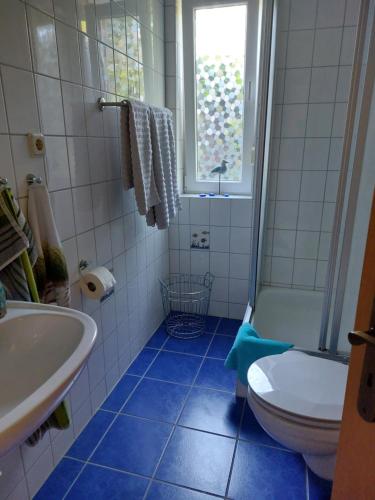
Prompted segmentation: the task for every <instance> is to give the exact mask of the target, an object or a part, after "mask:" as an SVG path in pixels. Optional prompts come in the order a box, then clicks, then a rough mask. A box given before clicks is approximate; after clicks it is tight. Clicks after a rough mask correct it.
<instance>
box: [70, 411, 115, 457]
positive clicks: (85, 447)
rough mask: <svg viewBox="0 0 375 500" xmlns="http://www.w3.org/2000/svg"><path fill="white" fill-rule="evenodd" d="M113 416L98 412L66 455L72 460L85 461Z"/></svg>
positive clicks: (108, 413) (106, 412)
mask: <svg viewBox="0 0 375 500" xmlns="http://www.w3.org/2000/svg"><path fill="white" fill-rule="evenodd" d="M115 416H116V415H115V414H114V413H110V412H108V411H101V410H99V411H98V412H97V413H96V414H95V415H94V416H93V417H92V419H91V420H90V422H89V423H88V424H87V426H86V427H85V429H84V430H83V431H82V432H81V434H80V435H79V436H78V438H77V439H76V440H75V441H74V443H73V445H72V446H71V447H70V449H69V450H68V452H67V455H68V456H70V457H73V458H79V459H80V460H87V459H88V458H89V456H90V455H91V453H92V452H93V451H94V449H95V447H96V445H97V444H98V443H99V441H100V440H101V438H102V437H103V435H104V433H105V431H106V430H107V429H108V427H109V426H110V424H111V423H112V421H113V419H114V418H115Z"/></svg>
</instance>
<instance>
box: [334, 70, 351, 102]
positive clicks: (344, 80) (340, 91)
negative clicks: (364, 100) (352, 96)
mask: <svg viewBox="0 0 375 500" xmlns="http://www.w3.org/2000/svg"><path fill="white" fill-rule="evenodd" d="M351 77H352V67H351V66H342V67H340V68H339V75H338V81H337V91H336V100H337V101H348V100H349V92H350V84H351Z"/></svg>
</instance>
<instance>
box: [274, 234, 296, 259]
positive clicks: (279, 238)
mask: <svg viewBox="0 0 375 500" xmlns="http://www.w3.org/2000/svg"><path fill="white" fill-rule="evenodd" d="M295 240H296V231H289V230H285V229H283V230H280V229H275V231H274V236H273V247H272V254H273V256H274V257H293V256H294V248H295Z"/></svg>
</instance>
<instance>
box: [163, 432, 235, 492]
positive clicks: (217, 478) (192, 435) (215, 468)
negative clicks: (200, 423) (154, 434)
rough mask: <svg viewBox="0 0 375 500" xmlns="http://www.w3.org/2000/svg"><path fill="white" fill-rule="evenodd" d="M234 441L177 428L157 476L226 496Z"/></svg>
mask: <svg viewBox="0 0 375 500" xmlns="http://www.w3.org/2000/svg"><path fill="white" fill-rule="evenodd" d="M234 444H235V440H234V439H230V438H227V437H222V436H215V435H213V434H207V433H205V432H200V431H195V430H191V429H183V428H182V427H177V428H176V430H175V432H174V434H173V436H172V438H171V440H170V442H169V443H168V446H167V449H166V451H165V454H164V456H163V459H162V461H161V463H160V466H159V468H158V470H157V472H156V478H157V479H161V480H164V481H167V482H170V483H175V484H177V485H180V486H188V487H191V488H195V489H198V490H201V491H205V492H207V493H214V494H217V495H225V489H226V486H227V481H228V477H229V471H230V466H231V461H232V456H233V450H234Z"/></svg>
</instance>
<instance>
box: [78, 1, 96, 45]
mask: <svg viewBox="0 0 375 500" xmlns="http://www.w3.org/2000/svg"><path fill="white" fill-rule="evenodd" d="M77 19H78V27H79V28H80V29H81V30H82V31H84V32H85V33H87V34H88V35H90V36H93V37H95V35H96V18H95V2H94V0H77Z"/></svg>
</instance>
